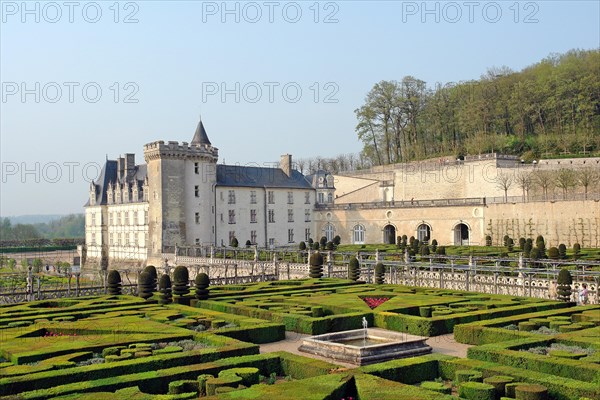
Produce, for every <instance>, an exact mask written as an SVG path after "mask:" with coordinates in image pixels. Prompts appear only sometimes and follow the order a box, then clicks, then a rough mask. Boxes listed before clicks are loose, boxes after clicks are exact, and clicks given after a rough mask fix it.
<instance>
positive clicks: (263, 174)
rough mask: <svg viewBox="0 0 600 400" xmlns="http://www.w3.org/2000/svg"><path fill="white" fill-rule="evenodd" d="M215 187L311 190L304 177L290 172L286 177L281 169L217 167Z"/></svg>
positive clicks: (295, 172) (298, 173) (296, 172)
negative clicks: (290, 174)
mask: <svg viewBox="0 0 600 400" xmlns="http://www.w3.org/2000/svg"><path fill="white" fill-rule="evenodd" d="M217 186H229V187H267V188H288V189H312V188H313V187H312V186H311V184H310V183H309V182H308V181H307V180H306V179H305V177H304V175H302V174H301V173H300V172H298V171H296V170H292V176H287V175H286V174H285V173H284V172H283V170H282V169H281V168H266V167H246V166H241V165H222V164H220V165H217Z"/></svg>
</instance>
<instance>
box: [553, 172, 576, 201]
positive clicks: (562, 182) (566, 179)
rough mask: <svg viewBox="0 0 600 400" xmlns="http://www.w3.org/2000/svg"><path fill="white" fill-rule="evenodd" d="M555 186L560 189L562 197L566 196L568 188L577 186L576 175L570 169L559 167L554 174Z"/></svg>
mask: <svg viewBox="0 0 600 400" xmlns="http://www.w3.org/2000/svg"><path fill="white" fill-rule="evenodd" d="M556 186H558V187H559V188H561V189H562V191H563V199H566V198H567V193H568V192H569V189H571V188H573V187H575V186H577V175H576V174H575V171H573V170H572V169H567V168H561V169H559V170H558V173H557V174H556Z"/></svg>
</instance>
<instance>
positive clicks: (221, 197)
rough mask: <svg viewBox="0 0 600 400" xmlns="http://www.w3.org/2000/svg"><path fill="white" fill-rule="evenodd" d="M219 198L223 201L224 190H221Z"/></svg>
mask: <svg viewBox="0 0 600 400" xmlns="http://www.w3.org/2000/svg"><path fill="white" fill-rule="evenodd" d="M219 198H220V199H221V201H223V192H219Z"/></svg>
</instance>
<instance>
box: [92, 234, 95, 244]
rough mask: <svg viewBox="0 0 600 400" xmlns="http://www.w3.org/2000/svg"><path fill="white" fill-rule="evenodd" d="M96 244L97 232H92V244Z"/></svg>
mask: <svg viewBox="0 0 600 400" xmlns="http://www.w3.org/2000/svg"><path fill="white" fill-rule="evenodd" d="M95 245H96V234H95V233H92V246H95Z"/></svg>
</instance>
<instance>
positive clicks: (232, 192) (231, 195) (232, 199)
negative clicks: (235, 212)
mask: <svg viewBox="0 0 600 400" xmlns="http://www.w3.org/2000/svg"><path fill="white" fill-rule="evenodd" d="M227 203H228V204H235V190H230V191H229V196H228V202H227Z"/></svg>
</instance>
